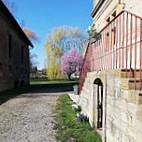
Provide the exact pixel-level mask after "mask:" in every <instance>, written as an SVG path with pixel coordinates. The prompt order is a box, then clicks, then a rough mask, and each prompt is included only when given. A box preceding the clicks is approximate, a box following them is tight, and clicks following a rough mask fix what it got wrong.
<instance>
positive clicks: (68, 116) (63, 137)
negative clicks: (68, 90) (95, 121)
mask: <svg viewBox="0 0 142 142" xmlns="http://www.w3.org/2000/svg"><path fill="white" fill-rule="evenodd" d="M72 104H73V102H72V101H71V100H70V98H69V96H68V95H62V96H60V97H59V99H58V104H57V107H56V123H57V124H56V128H57V140H59V141H61V142H67V141H68V140H69V139H73V141H74V142H101V137H100V136H99V135H98V134H97V133H96V132H95V131H94V130H93V129H91V127H90V125H89V123H88V122H77V121H76V117H75V116H76V112H75V111H74V110H72V108H71V105H72Z"/></svg>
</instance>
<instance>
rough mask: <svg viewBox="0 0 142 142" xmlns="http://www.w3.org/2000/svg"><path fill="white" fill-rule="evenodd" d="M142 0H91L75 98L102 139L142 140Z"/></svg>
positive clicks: (128, 141) (126, 141)
mask: <svg viewBox="0 0 142 142" xmlns="http://www.w3.org/2000/svg"><path fill="white" fill-rule="evenodd" d="M141 6H142V1H141V0H135V1H133V0H94V10H93V12H92V17H93V24H94V25H95V28H96V31H97V32H98V35H99V36H98V37H97V39H95V40H90V42H89V44H88V47H87V50H86V54H85V59H84V63H83V66H82V70H81V73H80V82H79V88H80V94H79V99H78V101H77V103H78V104H79V105H80V106H81V107H82V112H83V113H84V114H85V115H86V116H87V117H88V118H89V122H90V124H91V126H92V127H94V128H95V129H96V130H97V131H98V132H99V133H100V135H101V136H102V139H103V142H142V18H141V17H142V8H141Z"/></svg>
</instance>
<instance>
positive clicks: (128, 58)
mask: <svg viewBox="0 0 142 142" xmlns="http://www.w3.org/2000/svg"><path fill="white" fill-rule="evenodd" d="M141 56H142V18H141V17H139V16H136V15H135V14H132V13H131V12H128V11H124V10H123V11H122V12H120V13H119V14H118V15H117V16H116V17H115V18H114V19H113V20H112V21H111V22H110V23H108V24H107V25H106V26H105V27H104V28H103V29H102V30H101V32H100V39H99V40H97V41H95V42H93V43H91V42H90V43H89V44H88V47H87V50H86V55H85V59H84V63H83V66H82V69H81V72H80V80H79V88H80V91H81V90H82V87H83V84H84V81H85V78H86V75H87V72H91V71H103V70H112V69H125V70H126V75H127V77H130V78H131V76H129V75H130V74H131V73H132V72H133V74H134V76H133V78H134V83H135V84H136V83H139V90H140V91H142V57H141ZM128 72H130V73H128ZM137 72H138V73H137Z"/></svg>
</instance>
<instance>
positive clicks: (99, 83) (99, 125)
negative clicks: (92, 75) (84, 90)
mask: <svg viewBox="0 0 142 142" xmlns="http://www.w3.org/2000/svg"><path fill="white" fill-rule="evenodd" d="M94 84H95V85H96V86H97V87H96V89H97V90H96V94H95V95H96V99H97V100H96V103H97V104H96V106H97V128H102V127H103V83H102V81H101V80H100V79H99V78H97V79H96V80H95V81H94Z"/></svg>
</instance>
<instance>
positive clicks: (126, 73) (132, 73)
mask: <svg viewBox="0 0 142 142" xmlns="http://www.w3.org/2000/svg"><path fill="white" fill-rule="evenodd" d="M140 76H141V77H142V70H140V69H136V70H133V69H132V70H130V69H121V78H134V77H137V78H139V77H140Z"/></svg>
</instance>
